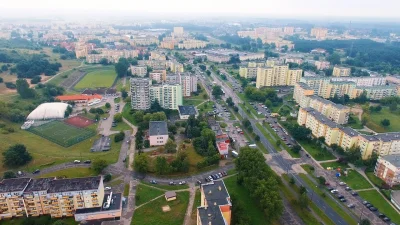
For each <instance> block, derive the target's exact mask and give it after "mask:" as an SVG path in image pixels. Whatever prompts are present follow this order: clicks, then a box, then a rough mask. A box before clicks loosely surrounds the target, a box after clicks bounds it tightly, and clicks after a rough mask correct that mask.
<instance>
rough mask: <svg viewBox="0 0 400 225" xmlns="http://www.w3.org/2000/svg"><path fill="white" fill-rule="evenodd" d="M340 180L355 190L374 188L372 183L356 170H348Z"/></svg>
mask: <svg viewBox="0 0 400 225" xmlns="http://www.w3.org/2000/svg"><path fill="white" fill-rule="evenodd" d="M340 180H342V181H343V182H346V184H347V186H349V187H351V188H352V189H354V190H359V189H366V188H372V186H371V184H370V183H369V182H368V181H367V180H366V179H365V178H364V177H363V176H362V175H361V174H360V173H358V172H357V171H355V170H347V176H341V177H340Z"/></svg>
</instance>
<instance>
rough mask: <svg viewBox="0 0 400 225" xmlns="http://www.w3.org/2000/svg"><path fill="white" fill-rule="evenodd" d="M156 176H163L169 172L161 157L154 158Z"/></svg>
mask: <svg viewBox="0 0 400 225" xmlns="http://www.w3.org/2000/svg"><path fill="white" fill-rule="evenodd" d="M155 170H156V174H158V175H163V174H168V173H169V172H170V170H171V168H170V166H169V164H168V162H167V159H166V158H165V157H163V156H158V157H157V158H156V169H155Z"/></svg>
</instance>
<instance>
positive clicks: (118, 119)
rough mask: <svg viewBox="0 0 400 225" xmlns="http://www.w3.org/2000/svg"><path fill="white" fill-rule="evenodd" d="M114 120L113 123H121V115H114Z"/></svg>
mask: <svg viewBox="0 0 400 225" xmlns="http://www.w3.org/2000/svg"><path fill="white" fill-rule="evenodd" d="M114 120H115V122H118V123H119V122H122V114H121V113H116V114H115V115H114Z"/></svg>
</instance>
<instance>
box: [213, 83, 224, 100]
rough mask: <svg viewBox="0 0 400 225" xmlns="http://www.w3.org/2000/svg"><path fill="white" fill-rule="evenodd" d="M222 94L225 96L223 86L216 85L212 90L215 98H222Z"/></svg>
mask: <svg viewBox="0 0 400 225" xmlns="http://www.w3.org/2000/svg"><path fill="white" fill-rule="evenodd" d="M222 94H223V92H222V88H221V86H219V85H215V86H214V87H213V88H212V95H214V97H215V98H217V99H219V98H221V95H222Z"/></svg>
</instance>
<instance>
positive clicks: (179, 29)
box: [172, 27, 184, 37]
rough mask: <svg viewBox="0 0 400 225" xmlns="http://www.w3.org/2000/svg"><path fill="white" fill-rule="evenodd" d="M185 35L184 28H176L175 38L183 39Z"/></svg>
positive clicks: (173, 34)
mask: <svg viewBox="0 0 400 225" xmlns="http://www.w3.org/2000/svg"><path fill="white" fill-rule="evenodd" d="M183 34H184V31H183V27H174V32H173V33H172V36H173V37H182V36H183Z"/></svg>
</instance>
